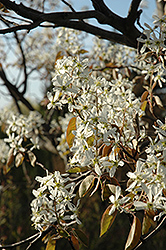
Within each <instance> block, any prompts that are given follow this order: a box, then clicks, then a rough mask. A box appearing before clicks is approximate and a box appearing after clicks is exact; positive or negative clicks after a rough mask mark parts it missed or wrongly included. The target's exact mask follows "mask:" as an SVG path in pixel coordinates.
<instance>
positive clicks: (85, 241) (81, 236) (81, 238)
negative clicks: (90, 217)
mask: <svg viewBox="0 0 166 250" xmlns="http://www.w3.org/2000/svg"><path fill="white" fill-rule="evenodd" d="M74 233H75V235H76V236H77V238H78V240H79V241H80V242H81V243H82V244H84V246H86V247H88V244H89V240H88V237H87V236H86V234H85V233H84V232H83V231H82V230H80V229H75V230H74Z"/></svg>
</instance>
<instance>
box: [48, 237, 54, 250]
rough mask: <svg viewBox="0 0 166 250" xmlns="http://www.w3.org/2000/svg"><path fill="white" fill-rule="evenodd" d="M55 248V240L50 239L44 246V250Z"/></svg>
mask: <svg viewBox="0 0 166 250" xmlns="http://www.w3.org/2000/svg"><path fill="white" fill-rule="evenodd" d="M55 247H56V240H55V239H52V238H50V239H49V241H48V242H47V245H46V250H55Z"/></svg>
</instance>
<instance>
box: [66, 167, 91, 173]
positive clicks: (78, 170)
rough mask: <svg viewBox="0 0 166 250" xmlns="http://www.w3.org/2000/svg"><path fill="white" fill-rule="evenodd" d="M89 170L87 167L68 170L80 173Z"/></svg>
mask: <svg viewBox="0 0 166 250" xmlns="http://www.w3.org/2000/svg"><path fill="white" fill-rule="evenodd" d="M86 171H87V167H74V168H70V169H69V170H68V171H67V172H69V173H72V174H73V173H74V174H75V173H80V172H86Z"/></svg>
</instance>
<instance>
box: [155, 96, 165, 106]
mask: <svg viewBox="0 0 166 250" xmlns="http://www.w3.org/2000/svg"><path fill="white" fill-rule="evenodd" d="M153 97H154V99H155V101H156V104H157V106H158V107H159V108H163V104H162V101H161V99H160V98H159V97H158V96H157V95H153Z"/></svg>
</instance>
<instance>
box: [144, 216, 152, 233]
mask: <svg viewBox="0 0 166 250" xmlns="http://www.w3.org/2000/svg"><path fill="white" fill-rule="evenodd" d="M150 227H151V223H150V218H149V216H148V215H147V213H146V214H145V215H144V218H143V222H142V234H143V235H144V234H147V233H148V232H149V229H150Z"/></svg>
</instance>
